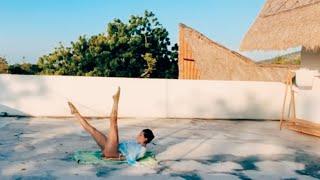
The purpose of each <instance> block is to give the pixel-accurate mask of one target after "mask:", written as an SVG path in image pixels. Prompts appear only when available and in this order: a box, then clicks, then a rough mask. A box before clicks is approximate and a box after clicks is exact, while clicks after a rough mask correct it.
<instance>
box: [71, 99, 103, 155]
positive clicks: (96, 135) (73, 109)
mask: <svg viewBox="0 0 320 180" xmlns="http://www.w3.org/2000/svg"><path fill="white" fill-rule="evenodd" d="M68 105H69V107H70V110H71V114H73V115H74V116H75V117H76V118H77V119H78V120H79V121H80V124H81V125H82V127H83V128H84V129H85V130H86V131H87V132H88V133H89V134H91V136H92V137H93V139H94V140H95V141H96V143H97V144H98V146H99V147H100V148H101V151H103V150H104V149H105V145H106V144H107V142H108V139H107V137H106V136H105V135H104V134H103V133H101V132H100V131H98V130H97V129H96V128H95V127H93V126H91V125H90V124H89V123H88V121H87V120H86V119H85V118H84V117H83V116H81V114H80V113H79V111H78V110H77V108H76V107H75V106H74V105H73V104H72V103H71V102H68Z"/></svg>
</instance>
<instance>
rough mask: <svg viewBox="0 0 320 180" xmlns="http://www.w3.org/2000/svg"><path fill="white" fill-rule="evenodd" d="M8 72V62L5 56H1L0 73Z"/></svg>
mask: <svg viewBox="0 0 320 180" xmlns="http://www.w3.org/2000/svg"><path fill="white" fill-rule="evenodd" d="M4 73H8V62H7V60H6V59H5V58H3V57H0V74H4Z"/></svg>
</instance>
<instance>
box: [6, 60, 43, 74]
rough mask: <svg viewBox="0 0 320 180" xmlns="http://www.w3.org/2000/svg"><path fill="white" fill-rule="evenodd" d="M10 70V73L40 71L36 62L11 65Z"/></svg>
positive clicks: (33, 72) (34, 72) (36, 72)
mask: <svg viewBox="0 0 320 180" xmlns="http://www.w3.org/2000/svg"><path fill="white" fill-rule="evenodd" d="M8 72H9V73H10V74H26V75H35V74H38V73H39V72H40V69H39V67H38V65H36V64H30V63H21V64H13V65H9V68H8Z"/></svg>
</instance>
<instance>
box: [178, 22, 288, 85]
mask: <svg viewBox="0 0 320 180" xmlns="http://www.w3.org/2000/svg"><path fill="white" fill-rule="evenodd" d="M179 29H180V35H179V39H180V40H179V42H180V44H179V61H184V60H188V59H193V60H194V61H195V65H196V67H197V69H198V70H199V73H200V79H202V80H238V81H284V80H285V78H286V77H287V73H288V68H287V67H274V66H267V65H265V66H260V65H258V64H256V63H255V62H254V61H252V60H251V59H249V58H247V57H245V56H243V55H241V54H239V53H237V52H235V51H232V50H230V49H228V48H226V47H225V46H223V45H221V44H219V43H217V42H214V41H213V40H211V39H209V38H207V37H206V36H205V35H203V34H201V33H200V32H198V31H196V30H194V29H192V28H191V27H188V26H186V25H184V24H180V28H179ZM186 47H187V48H186ZM179 64H180V65H181V64H182V63H181V62H180V63H179ZM179 70H182V71H184V69H183V68H179ZM179 74H183V72H182V73H179Z"/></svg>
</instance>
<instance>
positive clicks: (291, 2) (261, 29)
mask: <svg viewBox="0 0 320 180" xmlns="http://www.w3.org/2000/svg"><path fill="white" fill-rule="evenodd" d="M299 46H304V47H306V48H307V49H309V50H315V49H318V48H319V47H320V0H267V2H266V4H265V5H264V7H263V9H262V11H261V12H260V14H259V16H258V18H257V19H256V21H255V22H254V24H253V25H252V27H251V28H250V30H249V31H248V33H247V34H246V36H245V38H244V40H243V41H242V44H241V47H240V50H243V51H250V50H285V49H288V48H291V47H299Z"/></svg>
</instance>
